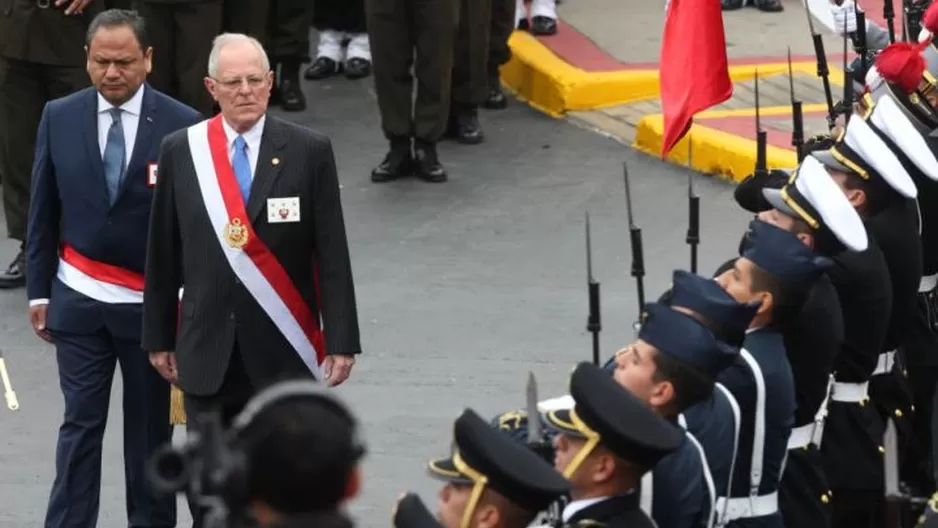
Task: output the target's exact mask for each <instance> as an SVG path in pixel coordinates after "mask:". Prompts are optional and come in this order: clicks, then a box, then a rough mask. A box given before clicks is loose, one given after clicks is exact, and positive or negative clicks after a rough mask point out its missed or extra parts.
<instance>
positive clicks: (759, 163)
mask: <svg viewBox="0 0 938 528" xmlns="http://www.w3.org/2000/svg"><path fill="white" fill-rule="evenodd" d="M755 80H756V85H755V92H756V170H755V174H756V176H760V175H761V176H764V175H765V174H767V173H768V171H769V168H768V162H767V160H766V150H767V147H768V137H767V136H766V132H765V130H762V119H761V116H760V111H759V70H758V69H756V79H755Z"/></svg>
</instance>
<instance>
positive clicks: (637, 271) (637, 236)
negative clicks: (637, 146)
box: [622, 163, 645, 334]
mask: <svg viewBox="0 0 938 528" xmlns="http://www.w3.org/2000/svg"><path fill="white" fill-rule="evenodd" d="M622 175H623V179H624V180H625V207H626V211H627V212H628V217H629V235H630V240H631V242H632V276H633V277H635V286H636V295H637V298H638V316H639V320H641V315H642V312H644V311H645V283H644V277H645V256H644V252H643V251H642V230H641V229H640V228H639V227H637V226H636V225H635V220H634V218H633V217H632V192H631V190H630V188H629V166H628V164H627V163H623V164H622ZM634 329H635V332H636V334H637V333H638V330H639V322H638V321H636V323H635V327H634Z"/></svg>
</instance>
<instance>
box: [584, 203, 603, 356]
mask: <svg viewBox="0 0 938 528" xmlns="http://www.w3.org/2000/svg"><path fill="white" fill-rule="evenodd" d="M586 288H587V293H588V295H589V316H588V318H587V320H586V330H587V331H589V332H590V333H592V334H593V364H594V365H596V366H599V332H600V331H601V330H602V323H601V322H600V317H599V312H600V309H599V283H598V282H596V280H595V279H594V278H593V248H592V246H591V244H590V214H589V212H587V213H586Z"/></svg>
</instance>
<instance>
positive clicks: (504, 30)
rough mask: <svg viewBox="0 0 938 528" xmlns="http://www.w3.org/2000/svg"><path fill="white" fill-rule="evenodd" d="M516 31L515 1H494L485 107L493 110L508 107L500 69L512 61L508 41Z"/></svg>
mask: <svg viewBox="0 0 938 528" xmlns="http://www.w3.org/2000/svg"><path fill="white" fill-rule="evenodd" d="M514 29H515V3H514V1H513V0H492V25H491V29H490V31H491V32H490V33H489V60H488V65H487V66H488V67H487V68H486V72H487V74H488V94H487V95H486V98H485V103H483V105H484V106H485V107H486V108H489V109H492V110H498V109H502V108H505V107H506V106H508V99H506V98H505V94H504V93H503V92H502V83H501V75H500V73H499V68H501V66H502V65H504V64H506V63H507V62H508V61H509V60H510V59H511V47H510V46H509V45H508V39H509V38H510V37H511V33H512V31H514Z"/></svg>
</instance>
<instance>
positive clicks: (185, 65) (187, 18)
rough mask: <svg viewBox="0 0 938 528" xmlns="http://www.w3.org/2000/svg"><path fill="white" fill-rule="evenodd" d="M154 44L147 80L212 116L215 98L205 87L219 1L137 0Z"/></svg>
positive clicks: (219, 13)
mask: <svg viewBox="0 0 938 528" xmlns="http://www.w3.org/2000/svg"><path fill="white" fill-rule="evenodd" d="M140 13H141V14H142V15H143V17H144V19H145V20H146V22H147V31H148V33H149V36H150V42H151V43H152V46H153V70H152V71H151V72H150V75H149V76H148V78H147V80H148V81H149V82H150V84H151V85H153V87H154V88H156V89H157V90H159V91H161V92H163V93H165V94H167V95H169V96H170V97H174V98H176V99H178V100H180V101H182V102H183V103H185V104H187V105H189V106H191V107H192V108H195V109H196V110H198V111H199V112H201V113H202V115H203V116H204V117H211V116H212V113H213V112H212V106H213V105H214V101H213V100H212V96H211V95H210V94H209V93H208V90H206V89H205V82H204V79H205V76H206V75H208V56H209V54H210V53H211V51H212V41H213V40H214V39H215V35H217V34H218V33H220V32H221V22H222V19H221V17H222V2H221V0H204V1H201V2H185V3H178V2H149V1H146V0H144V1H143V2H141V3H140Z"/></svg>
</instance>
